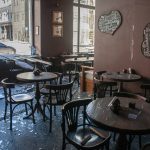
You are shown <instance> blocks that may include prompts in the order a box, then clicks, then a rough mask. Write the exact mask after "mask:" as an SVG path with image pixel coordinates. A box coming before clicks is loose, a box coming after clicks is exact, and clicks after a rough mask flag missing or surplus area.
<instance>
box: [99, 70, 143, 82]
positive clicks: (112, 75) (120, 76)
mask: <svg viewBox="0 0 150 150" xmlns="http://www.w3.org/2000/svg"><path fill="white" fill-rule="evenodd" d="M102 77H103V78H106V79H110V80H114V81H121V82H134V81H138V80H140V79H141V76H140V75H137V74H129V73H117V72H106V73H103V74H102Z"/></svg>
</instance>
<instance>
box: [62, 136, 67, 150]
mask: <svg viewBox="0 0 150 150" xmlns="http://www.w3.org/2000/svg"><path fill="white" fill-rule="evenodd" d="M65 149H66V143H65V137H64V136H63V142H62V150H65Z"/></svg>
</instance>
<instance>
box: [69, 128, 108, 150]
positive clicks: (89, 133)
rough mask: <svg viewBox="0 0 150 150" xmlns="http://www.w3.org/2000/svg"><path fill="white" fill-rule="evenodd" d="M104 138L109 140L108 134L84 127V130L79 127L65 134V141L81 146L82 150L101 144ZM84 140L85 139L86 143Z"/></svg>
mask: <svg viewBox="0 0 150 150" xmlns="http://www.w3.org/2000/svg"><path fill="white" fill-rule="evenodd" d="M92 129H94V131H96V133H95V132H93V130H92ZM106 138H109V133H108V132H107V133H106V132H105V131H102V130H100V129H97V128H95V127H92V126H85V128H83V126H79V127H78V128H77V129H76V130H73V131H69V132H68V133H67V139H68V140H69V141H70V142H73V144H75V145H76V146H79V147H80V146H81V148H82V149H83V148H85V149H86V148H87V149H88V148H90V147H94V146H97V145H99V144H101V143H103V142H104V140H105V139H106ZM85 139H87V141H86V140H85ZM84 140H85V142H84Z"/></svg>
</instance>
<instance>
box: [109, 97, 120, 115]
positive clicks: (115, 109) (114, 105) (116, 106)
mask: <svg viewBox="0 0 150 150" xmlns="http://www.w3.org/2000/svg"><path fill="white" fill-rule="evenodd" d="M120 108H121V107H120V100H119V99H118V98H116V99H115V100H114V101H113V102H112V106H111V110H112V111H113V112H114V113H116V114H119V110H120Z"/></svg>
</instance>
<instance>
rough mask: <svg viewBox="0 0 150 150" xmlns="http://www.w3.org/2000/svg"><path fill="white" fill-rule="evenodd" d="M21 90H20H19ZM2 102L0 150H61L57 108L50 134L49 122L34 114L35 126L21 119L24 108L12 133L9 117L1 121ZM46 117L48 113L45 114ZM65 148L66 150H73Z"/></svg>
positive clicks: (1, 105)
mask: <svg viewBox="0 0 150 150" xmlns="http://www.w3.org/2000/svg"><path fill="white" fill-rule="evenodd" d="M19 90H21V88H19ZM79 96H80V97H82V96H83V97H86V96H88V95H87V94H85V93H84V94H83V93H82V94H80V95H79V93H78V94H76V96H75V97H74V98H76V97H79ZM3 114H4V100H3V99H1V100H0V150H61V145H62V132H61V127H60V125H61V111H60V108H57V116H54V117H53V129H52V133H49V121H48V120H47V121H46V122H43V120H42V116H41V115H40V114H38V113H37V112H36V113H35V119H36V124H33V123H32V120H29V119H23V117H24V116H25V112H24V107H19V108H18V109H17V110H16V114H15V116H14V117H13V131H10V130H9V115H8V118H7V120H6V122H5V121H4V120H3ZM47 115H48V113H47ZM142 140H143V143H146V141H150V136H142ZM114 147H115V142H113V140H112V139H111V142H110V150H114V149H115V148H114ZM74 149H75V148H74V147H72V146H67V148H66V150H74ZM131 150H138V139H137V138H136V139H135V140H134V143H133V144H132V148H131Z"/></svg>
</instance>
